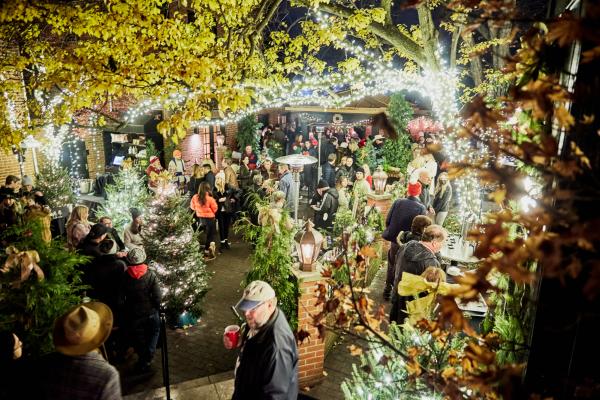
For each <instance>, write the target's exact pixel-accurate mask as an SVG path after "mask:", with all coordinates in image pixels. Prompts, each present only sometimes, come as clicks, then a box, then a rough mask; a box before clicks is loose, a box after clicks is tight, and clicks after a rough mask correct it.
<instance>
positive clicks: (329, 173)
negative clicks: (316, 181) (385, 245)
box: [321, 153, 337, 187]
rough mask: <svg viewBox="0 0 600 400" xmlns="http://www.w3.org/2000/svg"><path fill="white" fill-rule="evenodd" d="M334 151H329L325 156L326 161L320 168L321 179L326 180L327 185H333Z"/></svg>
mask: <svg viewBox="0 0 600 400" xmlns="http://www.w3.org/2000/svg"><path fill="white" fill-rule="evenodd" d="M336 157H337V156H336V155H335V153H331V154H330V155H329V156H327V162H326V163H325V164H323V166H322V168H321V179H323V180H325V182H327V185H329V187H335V160H336Z"/></svg>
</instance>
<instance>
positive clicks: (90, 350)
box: [38, 302, 121, 400]
mask: <svg viewBox="0 0 600 400" xmlns="http://www.w3.org/2000/svg"><path fill="white" fill-rule="evenodd" d="M112 325H113V315H112V312H111V310H110V308H109V307H108V306H107V305H106V304H104V303H100V302H90V303H84V304H80V305H78V306H75V307H73V308H71V309H70V310H69V311H67V312H66V313H65V314H64V315H63V316H61V317H60V318H58V319H57V320H56V321H55V322H54V332H53V339H54V347H55V348H56V351H57V353H54V354H51V355H50V356H48V357H47V358H46V359H45V360H43V362H42V370H41V371H42V373H41V382H40V383H41V385H40V387H39V389H40V391H41V393H40V396H38V398H44V399H56V400H59V399H65V400H66V399H79V400H83V399H101V400H113V399H121V384H120V382H119V373H118V372H117V370H116V369H115V367H113V366H112V365H110V364H109V363H108V361H106V360H105V359H104V358H103V357H102V355H101V354H100V351H99V347H100V346H102V344H103V343H104V342H105V341H106V339H107V338H108V336H109V335H110V332H111V329H112Z"/></svg>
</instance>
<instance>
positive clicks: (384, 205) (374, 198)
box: [367, 193, 392, 220]
mask: <svg viewBox="0 0 600 400" xmlns="http://www.w3.org/2000/svg"><path fill="white" fill-rule="evenodd" d="M367 205H369V206H375V207H376V208H377V209H379V211H380V212H381V216H382V217H383V219H384V220H385V218H386V217H387V215H388V212H389V211H390V208H392V195H391V194H389V193H386V194H374V193H369V194H367Z"/></svg>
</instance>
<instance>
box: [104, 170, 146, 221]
mask: <svg viewBox="0 0 600 400" xmlns="http://www.w3.org/2000/svg"><path fill="white" fill-rule="evenodd" d="M114 179H115V183H114V184H111V185H106V201H105V202H104V203H102V204H101V206H100V207H99V208H98V209H97V210H96V217H97V218H100V217H102V216H107V217H110V219H112V221H113V226H114V227H115V229H116V230H117V231H118V232H122V231H123V229H124V228H125V225H126V224H128V223H129V222H131V212H130V209H131V208H137V209H139V210H141V211H142V212H144V211H145V207H146V203H147V201H148V200H149V198H150V193H149V192H148V188H147V186H146V182H145V181H144V178H142V177H141V176H140V174H139V172H138V171H137V170H136V169H135V168H133V167H130V168H127V169H122V170H121V171H120V172H119V173H118V174H117V175H115V177H114Z"/></svg>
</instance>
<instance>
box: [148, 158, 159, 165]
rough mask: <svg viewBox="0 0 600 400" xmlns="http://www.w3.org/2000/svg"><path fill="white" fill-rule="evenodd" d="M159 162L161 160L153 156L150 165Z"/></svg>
mask: <svg viewBox="0 0 600 400" xmlns="http://www.w3.org/2000/svg"><path fill="white" fill-rule="evenodd" d="M158 160H159V158H158V157H157V156H152V157H150V164H153V163H155V162H156V161H158Z"/></svg>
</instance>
